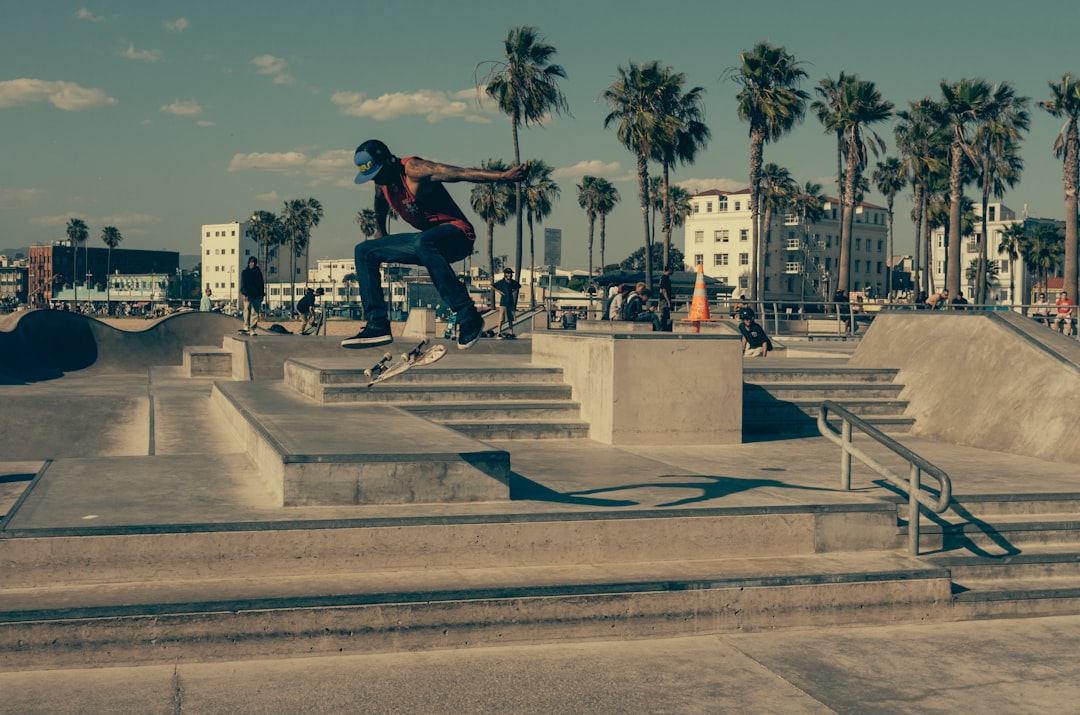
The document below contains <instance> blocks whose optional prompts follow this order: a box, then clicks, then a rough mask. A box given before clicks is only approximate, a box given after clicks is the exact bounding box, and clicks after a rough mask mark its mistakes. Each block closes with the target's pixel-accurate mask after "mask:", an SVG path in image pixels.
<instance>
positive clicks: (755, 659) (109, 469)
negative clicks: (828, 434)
mask: <svg viewBox="0 0 1080 715" xmlns="http://www.w3.org/2000/svg"><path fill="white" fill-rule="evenodd" d="M919 317H920V318H921V317H922V316H919ZM883 324H884V323H880V324H879V323H875V328H872V329H871V334H872V331H873V330H878V329H879V327H880V325H883ZM880 332H881V331H880V330H879V333H880ZM8 335H9V336H10V333H9V334H8ZM869 338H870V336H868V337H867V338H866V339H867V340H869ZM193 342H194V343H196V344H205V343H206V342H207V341H206V340H204V339H198V340H193ZM527 342H528V341H523V340H519V341H513V342H502V343H496V342H495V341H490V343H488V342H486V341H485V342H484V343H482V345H481V346H478V348H480V350H477V351H476V354H477V355H481V356H484V357H483V358H482V359H483V360H497V359H498V358H497V357H492V356H494V355H497V353H498V351H499V350H500V349H521V348H520V346H522V345H524V344H527ZM280 345H284V343H280ZM502 345H508V346H517V347H514V348H502V347H501V346H502ZM2 347H4V346H0V348H2ZM180 349H181V348H179V347H178V348H177V351H176V360H175V362H170V363H169V364H171V365H176V366H179V364H180V357H179V356H180V352H179V350H180ZM169 350H172V348H171V347H170V348H169ZM473 352H474V351H469V352H468V353H464V354H461V355H460V357H458V359H460V360H468V359H470V358H469V357H468V356H470V355H473ZM169 354H170V355H171V353H169ZM170 360H171V358H170ZM971 379H972V380H973V381H975V382H976V383H977V384H976V387H979V386H980V385H982V384H983V383H982V381H981V379H980V378H979V375H978V373H973V376H972V378H971ZM211 386H212V381H211V380H209V379H189V378H185V377H183V376H182V375H181V374H180V368H179V367H170V368H157V367H150V368H145V367H144V368H139V367H129V368H128V372H126V373H125V374H115V375H114V374H106V373H105V372H103V371H100V370H99V371H93V370H85V369H83V370H78V371H75V372H74V373H71V374H68V375H67V376H66V377H63V378H62V379H58V380H44V381H39V382H36V383H34V384H32V385H31V384H7V385H4V386H0V400H3V405H4V410H5V414H6V415H7V414H12V415H15V416H16V417H15V418H14V419H13V420H12V424H13V427H12V428H11V429H5V430H4V431H3V432H0V455H3V456H2V457H0V511H5V512H6V511H7V510H8V508H10V505H11V504H12V502H13V501H14V500H15V499H17V498H18V497H19V495H21V494H23V493H24V489H25V486H26V485H27V484H29V483H30V482H29V478H30V476H31V475H33V474H36V473H37V472H38V471H39V470H41V469H42V468H43V467H46V466H47V467H48V469H47V470H46V474H51V477H50V481H49V482H48V485H47V486H42V488H41V491H40V492H39V493H38V494H37V495H36V496H38V497H40V499H39V501H37V502H36V503H35V502H31V501H30V500H29V499H28V500H27V501H26V502H24V503H23V505H22V506H21V507H20V508H19V511H18V512H17V513H16V515H15V517H16V518H17V519H22V520H23V521H22V523H21V525H20V528H30V529H33V528H53V527H58V528H67V529H71V530H72V533H77V531H78V529H79V528H80V527H85V526H87V525H92V524H100V525H103V526H106V527H108V526H110V525H111V526H129V525H136V524H157V525H163V526H167V525H170V524H184V523H229V522H232V521H259V520H265V521H287V520H295V519H315V520H318V519H328V520H332V519H340V518H364V517H366V516H372V515H378V516H379V517H380V518H394V517H398V516H400V517H409V516H440V515H456V514H476V513H483V512H491V511H492V510H496V511H495V513H497V510H500V509H506V510H516V511H521V512H526V513H542V512H555V511H559V512H564V511H588V512H605V511H627V510H634V509H660V510H664V509H695V508H717V507H733V508H738V507H770V506H773V507H775V506H783V505H792V504H838V503H839V504H842V503H858V502H865V501H874V500H878V499H880V498H882V497H883V496H884V495H886V494H888V492H887V490H885V489H883V488H882V487H881V486H879V485H878V484H877V483H876V481H875V480H876V478H875V477H874V476H872V475H871V474H869V473H868V472H867V471H866V470H864V469H861V468H859V467H856V472H855V475H854V486H855V490H853V491H851V492H841V491H839V490H838V489H837V485H838V482H839V451H838V448H836V447H835V446H833V445H831V444H830V443H828V442H826V441H825V440H824V439H822V438H809V439H797V440H784V441H775V442H767V443H754V444H741V445H712V444H700V445H679V446H672V445H624V446H618V447H615V446H610V445H602V444H599V443H597V442H593V441H589V440H566V441H544V442H499V443H493V444H492V446H494V447H496V448H498V449H505V450H506V451H508V452H509V453H510V455H511V466H512V469H513V472H514V475H513V481H512V483H511V488H512V497H513V499H512V501H511V502H509V503H505V504H497V505H492V504H458V505H418V504H410V505H395V506H379V507H371V506H367V507H293V508H287V509H283V508H280V507H276V506H274V505H273V504H272V503H271V502H270V499H269V497H268V494H267V493H266V492H265V490H263V491H260V490H259V489H258V488H255V487H253V486H252V483H251V479H250V476H251V471H252V468H253V465H252V462H251V460H250V458H249V457H247V455H246V454H245V453H244V452H243V449H242V448H241V446H240V445H238V444H236V443H235V440H233V439H232V438H231V437H229V433H228V426H227V425H226V424H225V423H224V421H223V420H221V418H220V417H218V416H215V415H214V414H213V411H211V410H208V409H207V407H206V405H207V403H208V398H209V395H210V390H211ZM985 389H990V388H989V387H986V388H985ZM1041 407H1042V405H1041V404H1034V405H1029V406H1028V407H1026V408H1025V409H1026V410H1027V412H1026V414H1027V415H1028V417H1029V418H1034V416H1036V415H1037V410H1038V409H1040V408H1041ZM333 409H337V408H333ZM672 409H678V405H673V407H672ZM1021 417H1023V415H1018V416H1017V418H1021ZM977 418H978V415H970V416H969V419H972V420H974V419H977ZM902 441H903V442H904V443H905V444H907V445H908V446H910V447H912V448H913V449H914V450H915V451H917V452H919V453H920V454H922V455H924V456H925V457H926V458H928V459H929V460H930V461H932V462H934V463H936V464H938V465H939V466H941V467H943V468H944V469H945V470H946V471H948V472H949V473H950V474H951V476H952V477H953V480H954V487H955V493H956V495H957V496H959V497H963V496H964V495H968V494H1008V493H1014V492H1044V493H1057V492H1075V491H1080V490H1078V489H1077V484H1078V481H1080V480H1078V474H1077V470H1076V465H1075V464H1068V463H1063V462H1054V461H1049V460H1045V459H1039V458H1035V457H1029V456H1023V455H1017V454H1005V453H1001V452H998V451H993V450H990V449H984V448H976V447H965V446H957V445H953V444H948V443H945V442H941V441H937V440H933V439H929V438H928V437H926V436H912V437H905V438H904V439H903V440H902ZM36 491H37V489H36V488H35V492H36ZM23 509H25V511H23ZM504 513H507V512H504ZM87 517H93V518H87ZM14 522H15V519H13V520H12V524H11V526H13V527H14V526H15V524H14ZM1078 646H1080V617H1055V618H1041V619H1028V620H1013V621H1009V620H1000V621H980V622H973V623H955V624H940V623H938V624H934V625H932V626H918V625H910V626H890V627H880V628H845V629H837V628H831V629H824V630H811V631H784V632H779V633H758V634H748V635H724V636H707V637H706V636H701V637H695V638H685V639H671V640H648V641H618V642H611V641H609V642H589V643H577V642H571V643H559V644H548V645H535V646H519V647H514V648H488V649H469V650H455V651H436V652H424V653H398V654H390V655H363V656H354V655H349V656H344V655H343V656H339V657H329V658H327V657H320V658H308V659H287V660H286V659H278V660H266V661H246V662H242V663H241V662H237V663H206V664H182V665H177V666H167V667H161V666H147V667H139V668H115V669H94V670H65V671H57V670H42V671H29V672H8V673H0V712H3V713H7V712H12V713H14V712H18V713H38V712H50V713H53V712H55V713H63V712H237V713H243V712H260V713H262V712H479V713H483V712H496V711H498V712H508V711H509V712H553V713H561V712H842V713H864V712H920V713H924V712H957V711H964V712H972V713H978V712H994V713H1011V712H1017V713H1020V712H1080V706H1077V705H1076V703H1077V702H1080V699H1078V697H1077V696H1078V695H1080V693H1078V692H1077V690H1078V689H1080V685H1077V683H1080V679H1078V677H1077V676H1078V674H1080V669H1078V668H1077V666H1076V665H1075V656H1074V654H1075V651H1076V649H1077V647H1078Z"/></svg>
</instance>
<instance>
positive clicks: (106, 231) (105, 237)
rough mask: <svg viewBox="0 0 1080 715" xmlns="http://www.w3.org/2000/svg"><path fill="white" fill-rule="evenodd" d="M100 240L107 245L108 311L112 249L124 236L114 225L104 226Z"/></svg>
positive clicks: (106, 294)
mask: <svg viewBox="0 0 1080 715" xmlns="http://www.w3.org/2000/svg"><path fill="white" fill-rule="evenodd" d="M101 240H102V242H103V243H104V244H105V245H106V246H108V247H109V253H108V256H107V257H106V259H105V311H106V312H107V313H108V312H110V311H111V309H112V303H111V299H110V296H111V295H112V291H111V290H110V285H109V283H110V281H109V274H110V273H112V250H113V249H114V248H116V247H117V246H119V245H120V242H121V241H123V240H124V237H123V236H121V235H120V229H118V228H117V227H116V226H106V227H105V228H103V229H101ZM181 297H183V296H181Z"/></svg>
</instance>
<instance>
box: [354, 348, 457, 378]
mask: <svg viewBox="0 0 1080 715" xmlns="http://www.w3.org/2000/svg"><path fill="white" fill-rule="evenodd" d="M444 355H446V346H445V345H431V344H430V342H429V341H427V340H424V341H422V342H421V343H420V344H419V345H417V346H416V347H415V348H413V349H412V350H410V351H409V352H407V353H405V354H404V355H402V356H401V357H400V359H398V360H397V361H395V360H394V359H393V356H392V355H391V354H390V353H384V354H383V356H382V357H381V358H380V359H379V361H378V362H377V363H375V364H374V365H372V366H371V367H370V368H368V369H367V370H364V376H365V377H367V378H370V380H371V381H370V382H368V384H367V386H368V387H371V386H372V385H376V384H378V383H380V382H382V381H383V380H389V379H390V378H391V377H395V376H397V375H400V374H401V373H403V372H405V371H406V370H408V369H409V368H413V367H418V366H421V365H430V364H431V363H433V362H435V361H436V360H439V359H441V358H442V357H443V356H444Z"/></svg>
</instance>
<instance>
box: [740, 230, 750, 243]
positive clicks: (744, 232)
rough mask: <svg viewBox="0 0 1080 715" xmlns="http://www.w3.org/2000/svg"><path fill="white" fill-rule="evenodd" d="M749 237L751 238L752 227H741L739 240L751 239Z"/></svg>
mask: <svg viewBox="0 0 1080 715" xmlns="http://www.w3.org/2000/svg"><path fill="white" fill-rule="evenodd" d="M749 238H750V229H748V228H740V229H739V240H740V241H746V240H749Z"/></svg>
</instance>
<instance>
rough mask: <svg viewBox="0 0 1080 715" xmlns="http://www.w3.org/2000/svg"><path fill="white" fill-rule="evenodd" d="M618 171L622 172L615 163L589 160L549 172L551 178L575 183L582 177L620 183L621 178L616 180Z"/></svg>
mask: <svg viewBox="0 0 1080 715" xmlns="http://www.w3.org/2000/svg"><path fill="white" fill-rule="evenodd" d="M620 171H622V165H621V164H620V163H619V162H617V161H600V160H599V159H591V160H589V161H579V162H578V163H576V164H574V165H573V166H567V167H563V168H561V169H555V170H554V171H552V172H551V178H553V179H570V180H572V181H577V180H579V179H581V177H583V176H599V177H603V178H605V179H608V180H609V181H620V180H621V177H619V178H616V177H618V175H619V172H620Z"/></svg>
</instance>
